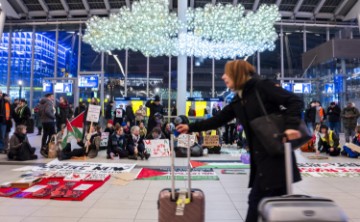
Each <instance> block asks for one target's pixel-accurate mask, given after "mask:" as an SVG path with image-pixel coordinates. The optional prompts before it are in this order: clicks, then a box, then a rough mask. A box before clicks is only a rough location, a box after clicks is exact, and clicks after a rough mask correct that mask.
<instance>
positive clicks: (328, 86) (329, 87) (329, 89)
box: [324, 83, 335, 94]
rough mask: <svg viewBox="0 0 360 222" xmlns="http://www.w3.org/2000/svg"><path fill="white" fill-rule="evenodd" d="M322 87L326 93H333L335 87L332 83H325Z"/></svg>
mask: <svg viewBox="0 0 360 222" xmlns="http://www.w3.org/2000/svg"><path fill="white" fill-rule="evenodd" d="M324 88H325V93H327V94H333V93H335V87H334V84H333V83H326V84H325V87H324Z"/></svg>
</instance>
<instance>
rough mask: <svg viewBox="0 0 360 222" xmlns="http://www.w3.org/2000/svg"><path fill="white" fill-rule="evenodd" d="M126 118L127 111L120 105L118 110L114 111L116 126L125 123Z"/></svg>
mask: <svg viewBox="0 0 360 222" xmlns="http://www.w3.org/2000/svg"><path fill="white" fill-rule="evenodd" d="M124 116H125V110H124V108H123V105H120V106H119V107H118V108H116V109H115V110H114V125H116V123H119V124H120V126H121V125H122V123H123V121H124Z"/></svg>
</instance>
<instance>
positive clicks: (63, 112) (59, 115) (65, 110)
mask: <svg viewBox="0 0 360 222" xmlns="http://www.w3.org/2000/svg"><path fill="white" fill-rule="evenodd" d="M59 101H60V102H59V105H58V106H57V107H56V126H57V129H58V131H61V125H62V124H66V120H67V119H69V120H70V119H71V117H72V115H73V112H72V110H71V109H70V106H69V103H68V101H67V99H66V98H64V97H60V100H59Z"/></svg>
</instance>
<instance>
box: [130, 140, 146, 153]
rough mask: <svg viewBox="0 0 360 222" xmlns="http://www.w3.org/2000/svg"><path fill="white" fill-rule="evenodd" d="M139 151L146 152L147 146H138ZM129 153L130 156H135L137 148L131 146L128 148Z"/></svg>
mask: <svg viewBox="0 0 360 222" xmlns="http://www.w3.org/2000/svg"><path fill="white" fill-rule="evenodd" d="M137 149H138V152H139V153H144V152H145V145H144V144H142V143H140V144H138V146H137ZM127 151H128V152H129V155H130V156H133V155H134V154H135V152H134V151H135V147H134V146H133V145H129V146H128V147H127Z"/></svg>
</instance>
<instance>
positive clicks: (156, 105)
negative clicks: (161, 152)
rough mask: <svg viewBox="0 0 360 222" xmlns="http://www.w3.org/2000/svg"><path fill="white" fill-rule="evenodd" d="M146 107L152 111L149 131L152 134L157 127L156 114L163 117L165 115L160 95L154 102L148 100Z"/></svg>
mask: <svg viewBox="0 0 360 222" xmlns="http://www.w3.org/2000/svg"><path fill="white" fill-rule="evenodd" d="M145 106H146V107H147V108H149V109H150V115H149V120H148V127H147V130H148V132H151V131H152V129H153V128H154V127H156V125H157V121H156V118H155V114H156V113H159V114H161V115H164V107H163V106H162V105H161V104H160V97H159V96H158V95H156V96H155V98H154V100H153V101H152V100H148V101H147V102H146V104H145Z"/></svg>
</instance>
